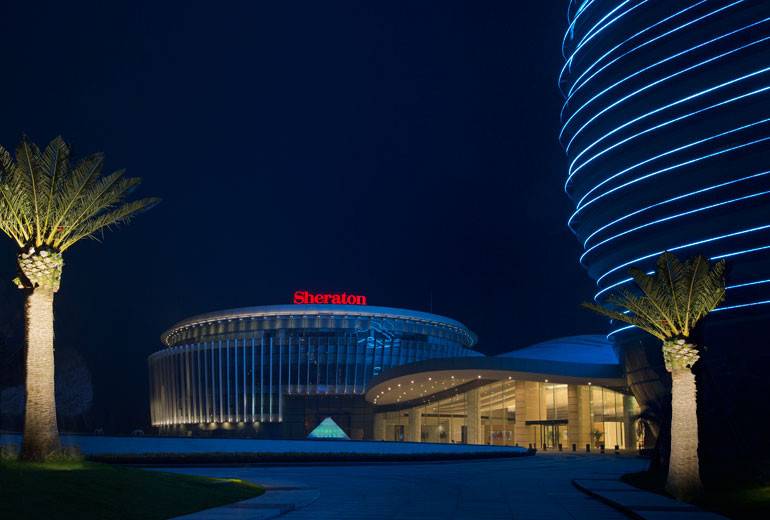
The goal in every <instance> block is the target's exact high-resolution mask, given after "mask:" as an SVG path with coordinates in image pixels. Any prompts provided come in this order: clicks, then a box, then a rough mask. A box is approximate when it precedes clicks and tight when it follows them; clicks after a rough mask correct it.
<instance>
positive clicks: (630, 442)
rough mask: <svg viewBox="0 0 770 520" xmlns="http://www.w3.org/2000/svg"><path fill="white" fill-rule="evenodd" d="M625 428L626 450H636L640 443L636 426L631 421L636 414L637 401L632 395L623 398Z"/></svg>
mask: <svg viewBox="0 0 770 520" xmlns="http://www.w3.org/2000/svg"><path fill="white" fill-rule="evenodd" d="M622 402H623V428H625V442H626V445H625V449H628V450H635V449H636V444H637V442H638V440H637V438H636V425H635V424H634V422H633V421H632V420H631V416H632V415H633V413H634V404H635V399H634V396H632V395H624V396H623V401H622Z"/></svg>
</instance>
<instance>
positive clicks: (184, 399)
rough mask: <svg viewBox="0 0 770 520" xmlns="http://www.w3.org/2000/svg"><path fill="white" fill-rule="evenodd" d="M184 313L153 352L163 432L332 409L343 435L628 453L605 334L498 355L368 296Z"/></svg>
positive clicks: (155, 407) (621, 395)
mask: <svg viewBox="0 0 770 520" xmlns="http://www.w3.org/2000/svg"><path fill="white" fill-rule="evenodd" d="M335 296H338V297H341V295H323V294H319V295H308V293H303V292H298V293H296V294H295V299H294V301H295V302H298V303H294V304H287V305H272V306H263V307H249V308H241V309H231V310H226V311H221V312H214V313H210V314H203V315H199V316H194V317H191V318H189V319H186V320H184V321H182V322H180V323H178V324H176V325H174V326H173V327H172V328H171V329H170V330H168V331H167V332H165V333H164V334H163V335H162V337H161V339H162V342H163V343H164V344H165V346H166V348H164V349H162V350H161V351H159V352H156V353H155V354H152V355H151V356H150V358H149V375H150V406H151V415H152V423H153V425H154V426H156V427H159V429H160V431H161V433H162V434H168V435H189V436H217V437H252V438H272V439H303V438H306V437H307V436H308V434H309V433H310V432H311V431H312V430H314V429H315V428H316V427H317V426H318V425H319V424H320V423H321V421H323V420H324V419H325V418H327V417H330V418H331V419H332V420H333V421H334V422H335V423H336V424H337V425H338V426H339V427H340V428H341V429H342V430H343V431H344V432H345V434H346V435H347V436H349V437H350V438H351V439H367V440H385V441H410V442H438V443H468V444H493V445H508V446H514V445H519V446H529V445H530V444H532V445H533V446H539V447H542V446H543V445H545V446H546V447H555V446H558V445H559V444H562V445H564V446H568V445H571V444H577V445H578V446H580V447H581V448H582V449H584V446H585V445H586V444H589V445H591V446H594V447H599V446H600V445H606V446H607V447H614V446H616V445H617V446H618V447H620V448H636V447H637V446H638V443H639V442H640V440H639V439H637V437H636V430H635V428H633V427H632V423H631V419H630V418H631V416H632V415H634V414H635V413H637V412H638V407H637V404H636V401H635V399H634V398H633V397H632V396H631V395H630V392H629V391H628V389H627V387H626V383H625V380H624V378H623V371H622V369H621V365H620V363H619V360H618V356H617V354H616V351H615V350H614V348H613V346H612V344H611V343H610V342H609V341H608V340H607V339H606V338H605V337H604V336H576V337H568V338H560V339H554V340H552V341H546V342H543V343H539V344H536V345H532V346H529V347H526V348H522V349H518V350H515V351H513V352H510V353H508V354H503V355H499V356H485V355H482V354H481V353H479V352H477V351H476V350H474V347H475V345H476V342H477V338H476V335H475V334H474V333H473V332H471V331H470V330H469V329H468V328H467V327H466V326H464V325H463V324H462V323H459V322H457V321H454V320H452V319H449V318H445V317H443V316H437V315H435V314H429V313H425V312H419V311H411V310H405V309H395V308H386V307H374V306H369V305H366V299H365V298H364V297H361V296H358V297H353V296H350V297H348V296H346V298H345V300H344V301H346V302H347V301H351V302H355V303H354V304H331V303H329V304H327V303H320V304H319V303H304V302H307V301H308V300H309V299H310V298H312V301H316V302H317V301H324V300H326V301H339V300H335V298H334V297H335Z"/></svg>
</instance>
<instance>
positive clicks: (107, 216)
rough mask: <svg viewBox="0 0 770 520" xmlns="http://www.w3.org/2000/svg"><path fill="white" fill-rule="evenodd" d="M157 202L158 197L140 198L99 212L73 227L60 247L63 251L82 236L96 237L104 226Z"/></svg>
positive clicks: (125, 219)
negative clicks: (107, 210)
mask: <svg viewBox="0 0 770 520" xmlns="http://www.w3.org/2000/svg"><path fill="white" fill-rule="evenodd" d="M158 202H160V199H158V198H149V199H140V200H135V201H132V202H127V203H125V204H122V205H121V206H118V207H117V208H115V209H113V210H112V211H109V212H106V213H101V214H99V215H97V216H95V217H93V218H91V219H89V220H87V221H85V222H84V223H83V224H81V225H80V226H78V227H77V228H74V229H73V230H72V232H71V233H70V234H69V238H68V239H67V240H65V241H64V243H62V245H61V248H60V249H61V251H64V250H66V249H67V248H69V247H70V246H71V245H73V244H74V243H76V242H77V241H79V240H81V239H83V238H87V237H88V238H96V237H95V233H97V232H98V231H100V230H103V229H105V228H107V229H109V228H110V227H111V226H113V225H117V224H121V223H128V221H129V220H131V218H132V217H134V216H136V215H138V214H139V213H142V212H144V211H147V210H149V209H151V208H152V207H153V206H155V205H156V204H157V203H158Z"/></svg>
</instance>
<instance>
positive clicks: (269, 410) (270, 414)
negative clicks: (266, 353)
mask: <svg viewBox="0 0 770 520" xmlns="http://www.w3.org/2000/svg"><path fill="white" fill-rule="evenodd" d="M269 374H270V386H269V387H268V390H267V391H268V392H270V401H268V408H267V415H268V417H269V419H268V420H270V421H272V420H273V389H274V388H275V386H274V384H273V337H272V336H270V372H269Z"/></svg>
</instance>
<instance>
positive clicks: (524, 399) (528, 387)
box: [515, 381, 539, 448]
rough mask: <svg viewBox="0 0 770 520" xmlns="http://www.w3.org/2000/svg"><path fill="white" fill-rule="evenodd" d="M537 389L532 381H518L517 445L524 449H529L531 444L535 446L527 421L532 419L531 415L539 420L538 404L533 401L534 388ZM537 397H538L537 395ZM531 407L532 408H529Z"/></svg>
mask: <svg viewBox="0 0 770 520" xmlns="http://www.w3.org/2000/svg"><path fill="white" fill-rule="evenodd" d="M533 385H534V387H535V389H537V383H533V382H531V381H517V382H516V398H515V399H516V427H515V431H516V444H518V445H519V446H522V447H524V448H527V447H529V445H530V443H532V444H534V443H535V442H536V440H535V439H530V435H529V428H527V420H528V419H530V420H531V418H530V414H531V415H535V416H536V417H534V419H535V420H537V419H538V417H537V416H538V415H539V414H538V402H537V400H534V401H533V398H532V395H531V394H532V386H533ZM535 397H537V395H535ZM528 405H531V406H528Z"/></svg>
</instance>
